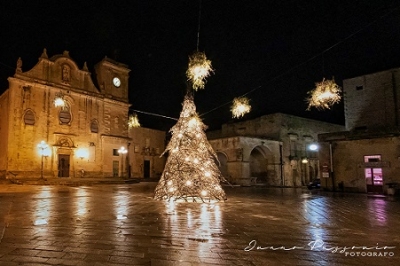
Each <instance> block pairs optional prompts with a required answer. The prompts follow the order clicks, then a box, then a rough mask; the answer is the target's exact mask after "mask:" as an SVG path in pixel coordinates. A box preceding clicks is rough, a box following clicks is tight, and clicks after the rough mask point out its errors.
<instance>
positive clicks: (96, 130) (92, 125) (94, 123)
mask: <svg viewBox="0 0 400 266" xmlns="http://www.w3.org/2000/svg"><path fill="white" fill-rule="evenodd" d="M90 132H92V133H99V123H98V122H97V120H96V119H93V120H92V122H91V123H90Z"/></svg>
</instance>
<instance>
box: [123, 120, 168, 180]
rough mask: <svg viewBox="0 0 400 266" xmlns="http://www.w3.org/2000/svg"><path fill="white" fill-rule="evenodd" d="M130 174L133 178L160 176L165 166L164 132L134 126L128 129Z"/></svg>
mask: <svg viewBox="0 0 400 266" xmlns="http://www.w3.org/2000/svg"><path fill="white" fill-rule="evenodd" d="M129 137H130V139H131V141H130V143H129V149H128V154H129V162H130V169H129V171H130V176H131V177H135V178H156V179H158V178H160V177H161V174H162V172H163V170H164V166H165V161H166V159H165V156H161V157H160V155H161V154H162V152H163V151H164V149H165V141H166V139H165V138H166V132H165V131H161V130H156V129H150V128H143V127H134V128H130V129H129Z"/></svg>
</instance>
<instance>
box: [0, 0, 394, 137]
mask: <svg viewBox="0 0 400 266" xmlns="http://www.w3.org/2000/svg"><path fill="white" fill-rule="evenodd" d="M199 3H200V2H199V0H140V1H139V0H114V1H101V0H97V1H94V0H91V1H84V0H81V1H74V0H70V1H62V0H59V1H55V0H52V1H46V0H41V1H34V0H33V1H20V0H14V1H1V4H0V25H1V28H0V85H1V87H0V92H3V91H4V90H5V89H6V88H7V84H8V83H7V77H8V76H12V75H13V74H14V70H15V65H16V60H17V58H18V57H21V58H22V60H23V70H24V71H27V70H29V69H30V68H31V67H33V66H34V65H35V64H36V63H37V60H38V57H39V56H40V54H41V53H42V51H43V48H47V53H48V55H49V56H53V55H55V54H61V53H62V52H63V51H64V50H68V51H70V56H71V57H72V58H73V59H74V60H75V61H76V62H77V64H78V66H80V67H82V66H83V63H84V62H85V61H86V62H87V64H88V67H89V69H90V70H91V71H92V72H93V66H94V64H95V63H97V62H99V61H100V60H101V59H103V58H104V56H108V57H111V58H114V59H116V60H118V61H120V62H122V63H125V64H127V65H128V66H129V68H130V69H131V73H130V91H129V93H130V103H131V104H132V109H137V110H141V111H145V112H150V113H157V114H161V115H165V116H170V117H178V116H179V112H180V110H181V107H182V106H181V102H182V100H183V96H184V93H185V90H186V77H185V71H186V69H187V64H188V56H189V55H191V54H192V53H193V52H194V51H195V50H196V44H197V30H198V26H199V24H198V20H199V10H200V9H199ZM399 29H400V2H399V1H394V0H392V1H389V0H379V1H377V0H363V1H353V0H347V1H343V0H302V1H300V0H280V1H269V0H246V1H234V0H202V2H201V16H200V39H199V50H200V51H204V52H205V53H206V55H207V57H208V58H209V59H210V60H211V61H212V64H213V67H214V69H215V74H214V75H212V76H211V77H210V78H208V82H207V84H206V87H205V90H201V91H198V92H197V93H196V94H195V103H196V105H197V111H198V113H199V114H204V113H206V115H204V116H202V118H203V121H204V123H205V124H208V125H209V126H210V129H215V128H218V127H219V126H220V125H221V123H227V122H231V121H236V120H233V119H232V118H231V114H230V110H229V108H230V104H229V102H230V101H232V99H233V98H234V97H237V96H241V95H243V94H245V93H247V92H249V91H252V93H250V94H248V95H247V96H248V97H249V98H250V99H251V104H252V109H253V111H252V113H251V114H250V115H247V116H246V117H245V118H244V119H249V118H252V117H256V116H260V115H264V114H269V113H274V112H283V113H288V114H294V115H298V116H303V117H309V118H315V119H319V120H324V121H328V122H335V123H343V122H344V115H343V112H344V111H343V104H339V105H337V106H335V107H334V108H332V110H328V111H317V110H312V111H305V109H306V108H307V104H306V102H305V98H306V97H307V91H309V90H310V89H312V88H313V87H314V83H315V82H318V81H321V80H322V78H323V77H326V78H329V79H330V78H332V77H334V78H335V80H336V81H337V83H338V84H339V85H341V84H342V80H343V79H346V78H351V77H355V76H358V75H363V74H368V73H373V72H376V71H381V70H386V69H389V68H393V67H400V30H399ZM211 110H213V111H211ZM210 111H211V112H210ZM139 119H140V121H141V122H142V124H143V125H144V126H147V127H153V128H160V129H166V130H167V129H169V128H170V127H171V126H172V125H173V124H174V121H172V120H168V119H165V118H159V117H156V116H151V115H144V114H139Z"/></svg>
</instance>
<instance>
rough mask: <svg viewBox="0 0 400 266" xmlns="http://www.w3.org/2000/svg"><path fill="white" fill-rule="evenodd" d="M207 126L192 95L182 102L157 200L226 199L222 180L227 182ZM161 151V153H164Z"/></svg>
mask: <svg viewBox="0 0 400 266" xmlns="http://www.w3.org/2000/svg"><path fill="white" fill-rule="evenodd" d="M205 129H206V126H205V125H204V123H203V122H202V121H201V120H200V118H199V117H198V115H197V113H196V106H195V104H194V101H193V97H192V96H191V95H190V94H188V95H186V96H185V99H184V102H183V108H182V112H181V114H180V117H179V120H178V122H177V123H176V124H175V125H174V126H173V127H172V128H171V130H170V131H171V133H172V137H171V140H170V142H169V143H168V145H167V148H166V149H165V151H164V152H163V154H165V153H166V152H168V159H167V162H166V164H165V168H164V172H163V173H162V176H161V179H160V181H159V183H158V185H157V187H156V189H155V196H154V198H155V199H156V200H173V201H193V202H210V201H220V200H225V199H226V196H225V192H224V190H223V189H222V187H221V184H220V182H221V181H225V179H224V178H223V177H222V175H221V172H220V170H219V169H218V166H217V164H216V163H217V162H218V159H217V155H216V153H215V151H214V150H213V148H212V147H211V145H210V143H209V142H208V140H207V137H206V134H205V132H204V131H205ZM163 154H162V155H163Z"/></svg>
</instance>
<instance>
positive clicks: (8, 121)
mask: <svg viewBox="0 0 400 266" xmlns="http://www.w3.org/2000/svg"><path fill="white" fill-rule="evenodd" d="M94 70H95V75H94V76H95V80H92V76H91V73H90V72H89V70H88V67H87V65H86V63H85V64H84V65H83V67H82V68H79V67H78V65H77V64H76V63H75V62H74V60H73V59H72V58H71V57H70V55H69V52H68V51H64V52H63V54H59V55H54V56H52V57H48V55H47V52H46V49H44V51H43V53H42V55H41V56H40V57H39V61H38V63H37V64H36V65H35V66H34V67H33V68H32V69H30V70H28V71H23V69H22V60H21V59H18V61H17V67H16V72H15V74H14V76H13V77H9V78H8V82H9V87H8V89H7V90H6V91H5V92H4V93H3V94H2V95H1V96H0V114H1V116H0V151H1V153H0V178H38V177H42V178H64V177H66V178H78V177H128V176H132V174H133V173H134V172H133V170H132V169H136V168H137V167H136V166H135V165H132V164H140V162H138V159H137V158H134V156H135V147H139V146H143V148H145V147H146V146H149V145H147V144H146V145H145V144H141V143H136V144H135V147H134V145H130V144H131V142H132V143H133V141H132V138H131V136H130V130H129V128H128V123H127V121H128V113H129V107H130V104H129V102H128V79H129V72H130V69H128V66H127V65H125V64H122V63H119V62H116V61H114V60H112V59H110V58H107V57H105V58H104V59H103V60H101V61H100V62H99V63H97V64H96V65H95V66H94ZM60 103H61V105H58V104H60ZM140 130H141V129H139V131H140ZM143 130H144V129H143ZM150 133H152V134H150V135H149V136H147V137H146V139H149V140H148V143H150V139H151V138H153V136H157V139H160V138H161V139H162V140H161V141H160V140H158V141H157V142H154V141H153V143H157V145H159V146H160V147H157V148H156V147H153V148H152V150H153V151H158V150H161V151H162V150H163V148H164V143H163V141H164V139H163V137H164V135H165V133H164V132H150ZM136 135H138V133H137V131H136ZM139 135H141V134H139ZM147 148H150V147H147ZM140 149H142V148H140ZM126 152H127V153H126ZM131 152H132V154H131ZM154 154H155V152H153V154H152V155H154ZM137 155H138V156H139V155H140V156H141V158H142V159H144V158H145V157H144V156H147V155H146V154H144V153H142V152H137ZM148 155H149V156H150V154H148ZM149 156H147V157H146V158H148V157H149ZM153 157H154V156H153ZM153 157H151V158H153ZM160 160H162V159H160ZM142 163H143V162H142ZM152 163H154V165H152V166H150V165H148V168H149V170H148V173H146V175H147V176H143V170H142V171H138V170H135V171H136V173H138V174H140V173H141V175H142V176H141V177H152V176H151V175H155V174H157V173H159V172H162V167H163V165H162V162H158V161H157V162H154V160H153V161H152ZM154 167H156V168H157V169H154ZM150 169H152V171H150Z"/></svg>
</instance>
